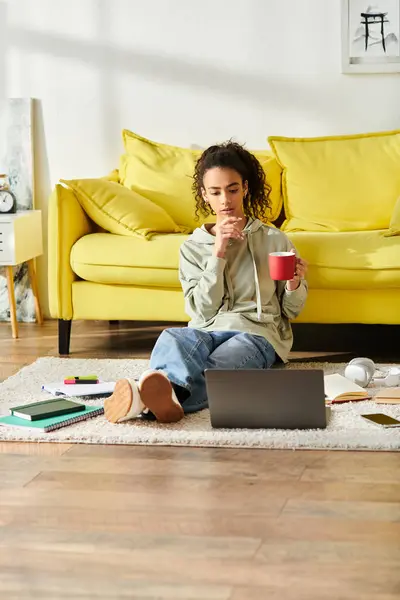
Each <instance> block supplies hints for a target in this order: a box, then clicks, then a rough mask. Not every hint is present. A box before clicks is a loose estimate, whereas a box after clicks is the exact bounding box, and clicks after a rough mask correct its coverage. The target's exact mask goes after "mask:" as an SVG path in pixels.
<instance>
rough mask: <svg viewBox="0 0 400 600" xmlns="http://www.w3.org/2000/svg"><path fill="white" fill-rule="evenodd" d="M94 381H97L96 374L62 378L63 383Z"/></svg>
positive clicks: (76, 383) (91, 382)
mask: <svg viewBox="0 0 400 600" xmlns="http://www.w3.org/2000/svg"><path fill="white" fill-rule="evenodd" d="M94 383H99V379H98V377H97V375H80V376H76V377H66V378H65V379H64V385H79V384H86V385H88V384H89V385H92V384H94Z"/></svg>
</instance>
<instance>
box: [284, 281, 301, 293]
mask: <svg viewBox="0 0 400 600" xmlns="http://www.w3.org/2000/svg"><path fill="white" fill-rule="evenodd" d="M300 283H301V281H299V280H297V281H296V280H293V281H287V282H286V289H287V291H288V292H294V291H295V290H297V289H298V288H299V287H300Z"/></svg>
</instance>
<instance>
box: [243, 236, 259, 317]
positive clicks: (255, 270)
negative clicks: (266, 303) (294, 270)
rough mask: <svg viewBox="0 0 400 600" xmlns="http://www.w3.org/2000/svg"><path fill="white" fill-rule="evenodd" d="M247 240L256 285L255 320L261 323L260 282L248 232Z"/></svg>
mask: <svg viewBox="0 0 400 600" xmlns="http://www.w3.org/2000/svg"><path fill="white" fill-rule="evenodd" d="M247 239H248V241H249V250H250V254H251V259H252V261H253V267H254V282H255V285H256V299H257V319H258V320H259V321H261V316H262V305H261V292H260V282H259V280H258V271H257V264H256V259H255V258H254V247H253V240H252V235H251V232H250V235H248V236H247Z"/></svg>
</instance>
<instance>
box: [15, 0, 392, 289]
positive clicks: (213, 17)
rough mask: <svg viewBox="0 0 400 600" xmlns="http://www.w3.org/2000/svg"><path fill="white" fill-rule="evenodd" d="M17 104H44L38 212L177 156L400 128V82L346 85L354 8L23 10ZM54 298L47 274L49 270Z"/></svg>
mask: <svg viewBox="0 0 400 600" xmlns="http://www.w3.org/2000/svg"><path fill="white" fill-rule="evenodd" d="M8 17H9V29H10V30H9V36H8V40H9V41H8V53H7V61H6V67H7V79H6V81H7V92H8V95H9V96H14V97H15V96H31V97H34V98H37V99H38V100H39V102H38V103H37V105H36V108H35V113H36V114H35V116H36V142H35V147H36V154H37V159H38V162H37V168H36V177H37V190H36V191H37V202H38V204H39V206H41V207H43V208H44V209H45V204H46V199H47V195H48V193H49V191H50V188H51V186H52V185H53V184H54V183H55V182H56V181H57V180H58V179H59V178H60V177H64V178H72V177H80V176H86V177H90V176H97V175H103V174H105V173H107V172H108V171H109V170H111V169H112V168H114V167H116V166H117V165H118V157H119V154H120V153H121V151H122V144H121V138H120V130H121V129H122V128H124V127H125V128H128V129H132V130H133V131H136V132H138V133H141V134H142V135H144V136H146V137H150V138H153V139H155V140H159V141H164V142H169V143H171V144H176V145H184V146H187V145H191V144H196V145H201V146H205V145H207V144H210V143H212V142H215V141H217V140H224V139H227V138H229V137H232V136H234V137H236V138H237V139H239V140H240V141H245V142H247V144H248V146H249V147H250V148H256V147H258V148H261V147H265V145H266V141H265V138H266V136H267V135H271V134H278V135H289V136H292V135H295V136H296V135H310V136H312V135H321V134H334V133H346V132H359V131H372V130H380V129H392V128H400V102H399V98H400V77H399V76H398V75H396V74H394V75H367V76H360V75H342V74H341V72H340V64H341V58H340V0H302V2H300V1H299V0H147V1H143V0H35V2H33V1H32V0H12V2H10V3H9V10H8ZM40 267H41V268H40V271H41V272H40V276H41V287H42V288H44V286H45V264H44V261H42V263H41V265H40Z"/></svg>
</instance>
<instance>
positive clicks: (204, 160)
mask: <svg viewBox="0 0 400 600" xmlns="http://www.w3.org/2000/svg"><path fill="white" fill-rule="evenodd" d="M214 167H219V168H221V169H224V168H225V169H233V170H234V171H237V172H238V173H239V175H240V176H241V178H242V181H243V182H245V181H247V185H248V192H247V195H246V198H245V199H244V200H243V211H244V214H245V216H246V217H252V218H254V219H260V220H261V221H263V220H266V218H267V215H266V213H267V212H268V210H269V208H270V202H269V195H270V192H271V186H270V185H269V184H268V183H267V182H266V179H265V173H264V169H263V168H262V166H261V165H260V163H259V161H258V160H257V158H256V157H255V156H254V154H252V153H251V152H249V151H248V150H246V148H244V146H242V145H241V144H238V143H237V142H233V141H232V140H229V141H228V142H224V143H223V144H218V145H215V146H210V147H209V148H207V150H204V152H203V153H202V155H201V156H200V158H199V159H198V161H197V163H196V166H195V170H194V176H193V185H192V189H193V194H194V197H195V200H196V219H197V220H199V218H200V215H201V214H202V215H203V216H205V217H208V215H210V214H215V213H214V211H213V210H212V208H211V206H210V205H209V204H208V202H206V201H205V200H204V198H203V195H202V189H203V187H204V186H203V179H204V175H205V173H206V172H207V171H208V170H209V169H213V168H214Z"/></svg>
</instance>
